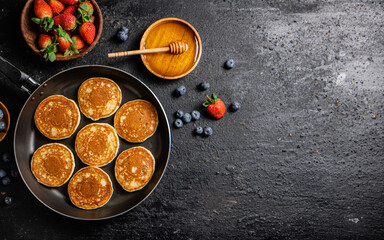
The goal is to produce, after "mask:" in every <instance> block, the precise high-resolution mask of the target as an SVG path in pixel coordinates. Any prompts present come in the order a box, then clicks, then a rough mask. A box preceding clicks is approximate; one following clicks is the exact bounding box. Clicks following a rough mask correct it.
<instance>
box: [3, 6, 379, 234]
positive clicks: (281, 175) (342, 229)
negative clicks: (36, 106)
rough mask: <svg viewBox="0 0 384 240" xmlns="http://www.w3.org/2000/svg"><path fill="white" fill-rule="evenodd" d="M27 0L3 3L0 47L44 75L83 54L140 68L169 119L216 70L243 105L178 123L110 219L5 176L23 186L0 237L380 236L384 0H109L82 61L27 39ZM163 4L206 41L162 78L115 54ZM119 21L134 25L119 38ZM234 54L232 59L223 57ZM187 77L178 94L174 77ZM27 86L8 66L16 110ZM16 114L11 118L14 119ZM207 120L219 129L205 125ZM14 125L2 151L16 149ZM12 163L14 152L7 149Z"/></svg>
mask: <svg viewBox="0 0 384 240" xmlns="http://www.w3.org/2000/svg"><path fill="white" fill-rule="evenodd" d="M24 3H25V1H21V0H14V1H1V3H0V39H1V41H0V55H1V56H3V57H4V58H6V59H8V60H9V61H10V62H12V63H14V64H15V65H16V66H17V67H19V68H20V69H21V70H23V71H24V72H26V73H28V74H29V75H30V76H32V77H33V78H34V79H35V80H37V81H39V82H42V81H44V80H46V79H47V78H48V77H50V76H51V75H53V74H55V73H57V72H59V71H61V70H65V69H68V68H71V67H73V66H78V65H84V64H102V65H109V66H114V67H117V68H120V69H123V70H125V71H128V72H130V73H132V74H133V75H135V76H137V77H138V78H139V79H141V80H143V82H144V83H146V84H147V85H148V86H149V87H150V88H151V89H152V90H153V91H154V92H155V94H157V96H158V97H159V99H160V101H161V102H162V103H163V105H164V108H165V109H166V112H167V114H168V117H169V120H170V122H171V123H173V121H174V117H173V113H174V111H175V110H177V109H183V110H184V111H192V110H194V109H200V110H201V111H203V109H202V108H201V103H202V101H203V100H204V96H205V94H207V92H199V91H197V90H196V86H197V84H198V83H200V82H201V81H203V80H206V81H208V82H210V84H211V89H210V92H212V91H213V92H215V93H216V94H218V95H219V97H220V98H222V99H223V101H224V102H225V103H226V104H227V105H228V104H229V103H230V102H231V101H233V100H238V101H240V102H241V103H242V109H241V110H240V111H239V112H236V113H228V114H226V116H225V117H224V118H223V119H221V120H218V121H215V120H212V119H210V118H209V117H208V116H207V115H205V114H203V116H202V119H201V120H199V121H198V122H196V123H190V124H188V125H186V126H185V127H183V128H182V129H174V128H172V152H171V156H170V159H169V165H168V168H167V171H166V172H165V175H164V177H163V179H162V181H161V182H160V184H159V186H158V187H157V188H156V190H155V191H154V192H153V193H152V194H151V195H150V197H149V198H147V200H145V201H144V202H143V203H142V204H141V205H140V206H138V207H137V208H135V209H134V210H133V211H131V212H128V213H126V214H124V215H122V216H119V217H116V218H113V219H109V220H104V221H91V222H87V221H79V220H72V219H68V218H65V217H62V216H60V215H58V214H56V213H54V212H53V211H51V210H49V209H48V208H46V207H45V206H43V205H42V204H41V203H40V202H39V201H38V200H36V199H35V198H34V197H33V195H32V194H31V193H30V192H29V190H28V189H27V188H26V187H25V185H24V183H23V181H22V180H21V179H20V177H19V178H15V179H13V182H12V183H11V185H10V186H7V187H4V186H0V193H1V194H0V199H1V200H3V198H4V195H11V196H13V197H14V198H15V202H14V204H13V205H12V206H5V205H4V204H1V206H0V239H70V238H74V239H383V238H384V237H383V236H384V229H383V228H384V182H383V181H384V177H383V176H384V150H383V143H384V129H383V117H384V115H383V114H384V113H383V104H384V99H383V93H384V83H383V76H384V67H383V63H384V53H383V50H384V28H383V23H384V13H383V9H384V5H383V1H379V0H378V1H313V0H311V1H310V0H308V1H284V0H266V1H251V0H245V1H239V0H238V1H236V0H227V1H218V0H217V1H216V0H215V1H190V0H179V1H176V0H169V1H160V0H152V1H149V0H143V1H135V0H133V1H125V0H121V1H116V0H109V1H107V0H99V1H98V3H99V6H100V7H101V9H102V11H103V16H104V29H103V35H102V37H101V39H100V42H99V43H98V45H97V46H96V48H95V49H94V50H93V51H92V52H90V53H89V54H88V55H86V56H85V57H83V58H81V59H79V60H75V61H72V62H55V63H46V62H44V61H43V60H42V59H41V58H40V57H39V56H37V55H36V54H34V53H33V52H32V51H31V50H30V49H28V46H27V45H26V43H25V42H24V39H23V38H22V36H21V33H20V28H19V23H20V20H19V17H20V13H21V10H22V8H23V5H24ZM163 17H179V18H182V19H184V20H187V21H189V22H190V23H191V24H192V25H193V26H194V27H195V28H196V29H197V30H198V32H199V33H200V36H201V39H202V42H203V54H202V58H201V61H200V63H199V65H198V66H197V68H196V69H195V70H194V71H193V72H192V73H191V74H189V75H188V76H186V77H184V78H183V79H180V80H176V81H166V80H162V79H159V78H156V77H155V76H153V75H151V74H150V73H149V72H148V71H147V70H146V68H145V67H144V66H143V64H142V62H141V60H140V58H139V57H138V56H135V57H126V58H119V59H108V58H107V53H108V52H115V51H123V50H130V49H137V48H138V46H139V41H140V38H141V36H142V34H143V33H144V31H145V29H146V28H147V27H148V26H149V25H150V24H151V23H153V22H154V21H156V20H158V19H160V18H163ZM121 26H127V27H128V28H129V29H130V35H129V39H128V41H127V42H125V43H118V42H116V41H115V40H114V39H113V38H114V35H115V33H116V32H117V30H118V29H119V28H120V27H121ZM228 58H233V59H235V61H236V67H235V68H234V69H232V70H225V69H224V68H223V64H224V62H225V60H226V59H228ZM180 85H185V86H186V87H187V89H188V92H187V94H186V95H185V96H183V97H181V98H175V97H173V96H172V91H173V90H174V89H175V88H176V87H178V86H180ZM26 98H27V95H25V94H23V93H22V92H21V91H20V90H18V89H17V88H16V87H14V86H13V85H12V84H11V83H9V81H8V80H7V79H6V78H5V77H4V76H3V75H0V101H2V102H3V103H5V104H6V106H8V108H9V110H10V112H11V117H12V119H13V120H15V119H16V118H17V116H18V113H19V111H20V109H21V107H22V105H23V103H24V101H25V100H26ZM14 125H15V121H13V122H12V130H13V129H14ZM197 125H203V126H205V125H209V126H211V127H212V128H213V130H214V135H213V136H211V137H209V138H201V137H196V136H194V135H193V134H192V131H193V129H194V127H195V126H197ZM12 137H13V134H12V132H11V133H10V135H9V136H7V138H6V139H5V140H4V141H3V142H1V143H0V153H5V152H9V153H12V151H13V150H12ZM0 168H3V169H6V170H7V171H8V172H9V171H11V170H12V169H16V164H15V163H14V161H12V162H10V163H3V162H0Z"/></svg>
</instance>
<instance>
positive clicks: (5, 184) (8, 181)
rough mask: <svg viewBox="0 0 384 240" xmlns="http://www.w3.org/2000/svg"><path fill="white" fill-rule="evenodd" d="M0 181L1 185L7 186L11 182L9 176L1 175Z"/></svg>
mask: <svg viewBox="0 0 384 240" xmlns="http://www.w3.org/2000/svg"><path fill="white" fill-rule="evenodd" d="M1 183H2V184H3V186H8V185H9V184H10V183H11V179H10V178H9V177H3V178H2V179H1Z"/></svg>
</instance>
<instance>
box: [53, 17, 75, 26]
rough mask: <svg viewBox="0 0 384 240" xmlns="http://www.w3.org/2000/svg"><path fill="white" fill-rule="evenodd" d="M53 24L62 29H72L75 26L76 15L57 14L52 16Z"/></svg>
mask: <svg viewBox="0 0 384 240" xmlns="http://www.w3.org/2000/svg"><path fill="white" fill-rule="evenodd" d="M53 21H54V22H55V25H56V26H58V25H60V26H61V27H62V28H63V29H64V30H72V29H74V28H75V27H76V17H75V16H74V15H72V14H69V13H64V14H60V15H57V16H55V17H54V18H53Z"/></svg>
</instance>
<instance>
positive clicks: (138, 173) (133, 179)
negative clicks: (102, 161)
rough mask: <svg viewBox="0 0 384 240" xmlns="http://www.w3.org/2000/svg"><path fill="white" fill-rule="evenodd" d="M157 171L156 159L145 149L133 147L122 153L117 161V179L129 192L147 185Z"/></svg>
mask: <svg viewBox="0 0 384 240" xmlns="http://www.w3.org/2000/svg"><path fill="white" fill-rule="evenodd" d="M154 170H155V158H154V157H153V155H152V153H151V152H150V151H149V150H148V149H146V148H144V147H133V148H130V149H127V150H125V151H123V152H122V153H120V155H119V156H118V157H117V159H116V165H115V177H116V180H117V181H118V182H119V184H120V185H121V186H122V187H123V188H124V190H126V191H128V192H133V191H137V190H140V189H142V188H143V187H145V185H147V183H148V182H149V180H150V179H151V177H152V175H153V172H154Z"/></svg>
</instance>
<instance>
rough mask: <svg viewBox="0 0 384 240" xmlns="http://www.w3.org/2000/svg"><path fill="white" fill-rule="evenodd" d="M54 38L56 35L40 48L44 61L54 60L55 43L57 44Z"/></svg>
mask: <svg viewBox="0 0 384 240" xmlns="http://www.w3.org/2000/svg"><path fill="white" fill-rule="evenodd" d="M56 40H57V36H54V37H53V38H52V43H51V44H50V45H49V46H48V47H46V48H45V49H41V50H40V51H41V52H42V53H44V55H43V57H44V59H45V60H46V61H48V60H49V61H51V62H53V61H55V60H56V52H57V45H58V43H57V42H56Z"/></svg>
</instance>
